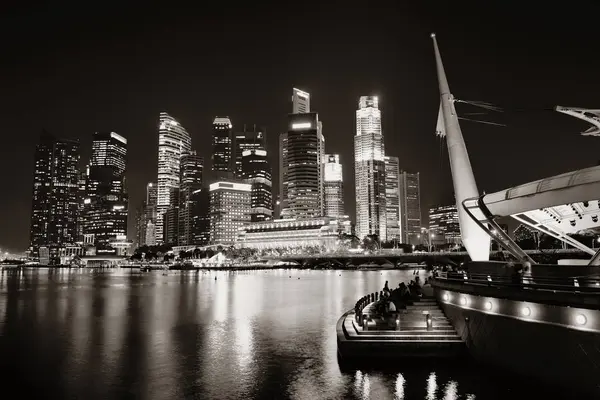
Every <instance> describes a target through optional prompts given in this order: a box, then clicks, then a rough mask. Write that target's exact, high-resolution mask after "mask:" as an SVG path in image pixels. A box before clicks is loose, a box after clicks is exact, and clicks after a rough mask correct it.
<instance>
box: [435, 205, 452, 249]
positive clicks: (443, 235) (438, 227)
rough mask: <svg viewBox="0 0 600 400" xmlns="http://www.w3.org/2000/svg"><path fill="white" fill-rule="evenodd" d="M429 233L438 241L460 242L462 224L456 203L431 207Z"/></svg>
mask: <svg viewBox="0 0 600 400" xmlns="http://www.w3.org/2000/svg"><path fill="white" fill-rule="evenodd" d="M429 233H430V234H432V235H433V237H432V239H433V240H434V241H436V242H438V243H447V244H450V243H452V244H460V226H459V224H458V210H457V209H456V205H449V206H439V207H432V208H430V209H429Z"/></svg>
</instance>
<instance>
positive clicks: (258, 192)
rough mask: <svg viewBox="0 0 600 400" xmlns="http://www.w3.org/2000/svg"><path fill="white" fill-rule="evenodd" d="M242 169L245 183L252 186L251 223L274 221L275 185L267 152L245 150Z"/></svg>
mask: <svg viewBox="0 0 600 400" xmlns="http://www.w3.org/2000/svg"><path fill="white" fill-rule="evenodd" d="M241 169H242V178H243V180H244V182H246V183H248V184H250V185H252V192H251V194H250V207H251V208H250V221H251V222H261V221H267V220H270V219H273V183H272V180H271V179H272V178H271V166H270V165H269V159H268V158H267V151H266V150H261V149H253V150H244V153H243V156H242V168H241Z"/></svg>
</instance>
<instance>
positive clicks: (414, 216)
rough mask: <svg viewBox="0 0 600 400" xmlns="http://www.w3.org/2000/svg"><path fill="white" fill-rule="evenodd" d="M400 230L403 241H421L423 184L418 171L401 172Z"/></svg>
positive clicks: (411, 242) (415, 243) (417, 242)
mask: <svg viewBox="0 0 600 400" xmlns="http://www.w3.org/2000/svg"><path fill="white" fill-rule="evenodd" d="M400 230H401V231H402V242H403V243H409V244H414V245H417V244H419V243H420V240H419V238H420V235H421V185H420V180H419V173H418V172H417V173H415V174H411V173H409V172H406V171H401V172H400Z"/></svg>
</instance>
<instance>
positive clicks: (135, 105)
mask: <svg viewBox="0 0 600 400" xmlns="http://www.w3.org/2000/svg"><path fill="white" fill-rule="evenodd" d="M161 3H162V4H163V6H162V7H161V8H148V6H147V5H143V4H142V3H140V4H139V5H138V6H133V5H132V6H123V3H122V2H110V1H108V2H94V3H93V4H94V5H93V6H91V5H89V4H85V5H82V6H79V8H73V6H71V7H67V6H54V8H50V7H48V8H46V9H37V10H35V9H26V8H10V9H4V10H2V11H1V12H0V45H1V47H0V48H1V51H2V55H1V56H0V83H1V84H0V116H1V118H2V138H3V144H2V145H1V146H0V176H1V182H2V193H1V195H0V220H1V221H2V223H1V224H0V247H1V248H12V249H15V250H23V249H24V248H25V247H26V246H27V245H28V242H29V222H30V211H31V210H30V209H31V191H32V171H33V152H34V148H35V145H36V143H37V141H38V138H39V134H40V132H41V130H42V128H46V129H47V130H48V131H50V132H52V133H53V134H55V135H57V136H59V137H67V138H80V139H81V142H82V148H83V150H84V151H83V160H85V161H86V162H87V159H88V158H89V155H90V150H91V149H90V147H91V137H92V133H93V132H94V131H100V130H110V131H115V132H118V133H119V134H121V135H123V136H125V137H126V138H127V139H128V141H129V150H128V155H129V164H128V171H127V177H128V187H129V192H130V216H131V217H130V224H129V233H130V238H133V234H134V231H133V219H134V215H135V208H136V207H137V206H138V205H139V204H140V202H141V201H142V199H143V196H144V188H145V185H146V183H147V182H148V181H151V180H155V179H156V168H157V167H156V163H157V129H156V125H157V119H158V113H159V112H160V111H163V110H165V111H167V112H169V113H170V114H171V115H172V116H174V117H175V118H177V119H178V120H179V121H180V122H181V123H182V124H183V125H184V126H185V127H186V129H187V130H188V131H189V132H190V133H191V135H192V144H193V147H194V148H195V149H197V150H199V152H200V153H201V154H203V155H204V156H205V157H206V158H207V159H209V158H210V135H211V122H212V119H213V117H214V116H215V115H220V116H224V115H228V116H230V117H231V119H232V122H233V124H234V128H235V127H236V126H237V127H241V125H242V124H244V123H248V124H252V123H256V124H259V125H262V126H266V127H267V134H268V136H269V147H270V150H271V155H272V157H273V159H272V163H273V166H274V168H275V171H274V172H275V174H274V177H275V179H274V181H275V184H276V183H277V178H276V177H277V169H276V167H277V159H276V156H277V136H278V134H279V133H281V132H282V131H283V130H284V129H285V126H286V123H285V121H286V116H287V113H289V112H290V111H291V103H290V97H291V93H292V87H298V88H301V89H303V90H306V91H308V92H310V94H311V108H312V109H313V111H316V112H318V113H319V116H320V119H321V120H322V121H323V132H324V135H325V138H326V151H327V152H330V153H340V154H341V158H342V163H343V164H344V180H345V182H346V184H345V185H346V188H345V189H346V193H345V200H346V207H347V212H348V213H349V214H350V215H351V216H352V217H354V184H353V182H354V172H353V165H352V157H353V135H354V132H355V110H356V108H357V102H358V98H359V96H361V95H378V96H380V107H381V109H382V114H383V133H384V137H385V145H386V153H387V154H389V155H395V156H398V157H399V158H400V165H401V168H403V169H406V170H408V171H419V172H421V188H422V189H421V190H422V213H423V215H424V216H426V215H427V209H428V207H429V206H431V205H435V204H440V203H450V202H451V201H452V184H451V181H450V171H449V164H448V159H447V151H446V149H445V143H440V141H439V139H438V138H436V137H435V135H434V131H435V125H436V119H437V113H438V107H439V93H438V88H437V80H436V75H435V65H434V58H433V50H432V43H431V39H430V37H429V34H430V33H431V32H433V31H435V32H436V33H437V35H438V42H439V45H440V49H441V52H442V57H443V60H444V63H445V66H446V72H447V74H448V79H449V81H450V87H451V90H452V92H453V93H454V95H455V96H456V97H457V98H460V99H465V100H478V101H486V102H490V103H494V104H497V105H499V106H501V107H505V110H506V111H505V112H504V113H502V114H499V113H489V114H488V115H483V116H469V118H482V119H486V120H488V121H494V122H498V123H504V124H508V127H495V126H489V125H483V124H479V123H474V122H468V121H463V122H462V128H463V134H464V135H465V140H466V143H467V147H468V150H469V152H470V156H471V162H472V165H473V168H474V170H475V176H476V179H477V181H478V185H479V189H480V190H485V191H487V192H491V191H495V190H500V189H504V188H508V187H510V186H514V185H516V184H519V183H525V182H528V181H531V180H535V179H539V178H542V177H546V176H551V175H555V174H559V173H562V172H566V171H569V170H573V169H579V168H583V167H588V166H592V165H596V164H597V162H598V161H599V160H600V152H599V151H598V150H599V149H600V137H583V136H579V135H578V133H579V132H580V131H583V130H584V129H586V128H587V125H586V124H585V123H584V122H581V121H578V120H576V119H574V118H572V117H568V116H565V115H561V114H558V113H556V112H552V111H548V110H547V109H548V108H551V107H553V106H555V105H557V104H560V105H564V106H579V107H589V108H594V107H600V99H599V98H598V97H599V95H598V94H599V93H600V57H599V56H598V43H599V40H598V39H599V38H600V34H599V33H598V31H597V30H596V29H595V26H597V25H598V21H597V19H596V18H597V15H598V14H597V11H598V10H597V9H595V8H594V7H593V6H592V5H591V4H592V3H590V4H589V5H586V4H585V3H580V2H578V3H576V7H577V9H573V10H569V4H573V5H574V6H575V3H569V2H559V3H556V4H558V5H559V6H560V8H556V9H553V8H551V7H552V4H554V3H552V2H543V3H542V2H540V5H537V6H535V7H534V6H532V5H527V6H525V7H529V9H523V8H518V6H517V5H516V4H513V3H512V2H503V3H506V4H509V5H510V6H511V8H510V9H508V8H507V9H500V8H497V9H490V8H486V6H485V5H483V2H472V3H471V2H469V4H470V5H469V6H463V7H460V8H459V7H451V6H449V5H448V6H446V7H442V8H438V2H429V1H421V2H418V3H423V4H424V5H423V6H422V8H421V9H417V8H416V7H413V6H411V7H408V6H402V7H401V6H398V5H394V3H393V2H386V1H378V2H372V3H373V5H367V2H363V3H355V2H334V4H337V5H333V4H332V5H327V6H324V5H318V4H311V3H310V2H293V3H290V5H283V4H281V5H280V6H278V7H279V8H273V4H275V3H273V4H268V3H267V4H265V5H263V6H254V8H251V6H250V5H246V6H244V4H247V3H244V2H236V3H228V2H214V4H211V3H207V4H205V3H204V2H197V3H196V5H197V6H196V8H194V9H185V8H177V7H174V6H168V5H166V4H167V3H169V2H161ZM238 3H239V4H242V6H239V5H237V4H238ZM415 3H417V2H415ZM440 3H441V2H440ZM521 3H522V4H524V3H525V2H521ZM201 5H204V7H201ZM93 7H96V8H93ZM219 7H222V8H219ZM240 7H241V8H240ZM512 7H514V8H512ZM457 107H458V111H459V113H461V114H463V113H468V112H481V110H478V109H472V108H469V106H464V105H458V106H457ZM463 115H464V114H463ZM441 144H443V146H441ZM275 193H277V190H275ZM425 220H426V217H425Z"/></svg>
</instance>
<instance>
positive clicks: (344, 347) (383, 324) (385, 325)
mask: <svg viewBox="0 0 600 400" xmlns="http://www.w3.org/2000/svg"><path fill="white" fill-rule="evenodd" d="M373 306H374V303H371V304H369V305H367V306H366V307H365V308H364V309H363V315H367V316H369V320H368V322H367V323H366V324H365V327H364V328H363V327H362V326H360V324H359V322H358V318H357V316H356V315H355V314H354V310H351V311H348V312H347V313H345V314H344V315H343V316H342V317H341V318H340V320H339V321H338V325H337V334H338V352H339V354H340V356H341V358H342V359H353V358H399V357H454V356H459V355H462V354H463V353H464V352H465V344H464V341H463V340H462V339H461V338H460V337H459V336H458V334H457V333H456V330H455V329H454V327H453V326H452V324H451V323H450V321H449V320H448V319H447V318H446V316H445V315H444V313H443V311H442V310H441V308H440V307H439V306H438V305H437V303H436V301H435V299H434V298H425V299H421V300H420V301H418V302H415V304H414V305H410V306H407V308H406V310H400V311H399V314H398V319H397V320H396V321H397V323H396V321H394V320H393V319H392V320H391V321H390V320H388V321H385V320H383V319H382V318H380V317H378V316H377V315H376V314H375V313H374V312H373ZM427 314H429V315H431V318H432V322H433V324H432V327H430V328H429V329H427V322H426V315H427Z"/></svg>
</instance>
